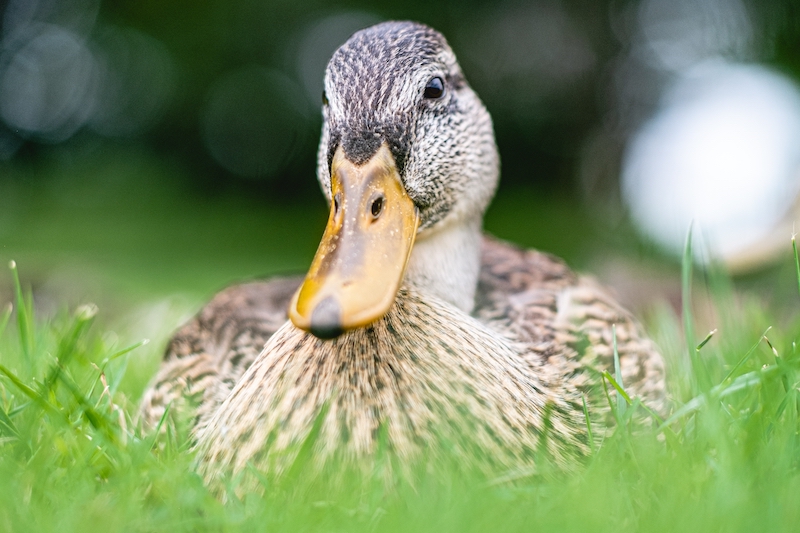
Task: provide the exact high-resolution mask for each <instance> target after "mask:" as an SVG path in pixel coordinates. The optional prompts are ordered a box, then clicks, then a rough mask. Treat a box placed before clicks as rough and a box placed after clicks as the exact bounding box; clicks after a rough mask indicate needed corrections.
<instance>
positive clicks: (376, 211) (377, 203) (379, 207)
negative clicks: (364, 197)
mask: <svg viewBox="0 0 800 533" xmlns="http://www.w3.org/2000/svg"><path fill="white" fill-rule="evenodd" d="M381 211H383V196H378V197H377V198H375V200H373V201H372V207H370V212H371V213H372V218H378V217H379V216H380V214H381Z"/></svg>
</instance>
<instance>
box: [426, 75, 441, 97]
mask: <svg viewBox="0 0 800 533" xmlns="http://www.w3.org/2000/svg"><path fill="white" fill-rule="evenodd" d="M443 94H444V81H442V78H440V77H439V76H436V77H435V78H431V80H430V81H429V82H428V84H427V85H426V86H425V98H441V97H442V95H443Z"/></svg>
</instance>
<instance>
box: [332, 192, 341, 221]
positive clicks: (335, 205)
mask: <svg viewBox="0 0 800 533" xmlns="http://www.w3.org/2000/svg"><path fill="white" fill-rule="evenodd" d="M340 197H341V195H340V194H339V193H336V194H335V195H334V196H333V217H334V218H336V217H338V216H339V207H340V204H341V200H340Z"/></svg>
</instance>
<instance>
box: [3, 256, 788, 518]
mask: <svg viewBox="0 0 800 533" xmlns="http://www.w3.org/2000/svg"><path fill="white" fill-rule="evenodd" d="M787 253H788V250H787ZM686 268H687V270H688V269H691V265H690V263H688V262H687V263H686ZM702 274H703V275H702V276H695V282H694V283H699V284H701V286H700V287H695V289H702V290H703V291H707V292H709V293H710V294H711V295H712V296H713V300H714V302H715V307H714V312H713V313H711V314H710V315H709V314H708V313H706V315H708V316H705V318H702V319H701V317H695V316H694V311H693V306H692V305H691V302H690V301H688V300H687V302H686V305H684V310H685V315H686V316H684V317H678V316H675V315H674V314H673V313H672V312H671V311H670V310H667V309H662V310H661V311H660V312H658V313H656V315H655V316H654V318H653V319H652V320H651V324H650V329H651V332H652V333H653V334H654V336H655V337H656V339H657V341H658V342H659V343H660V345H661V346H662V348H663V349H664V351H665V355H666V357H667V362H668V368H669V381H670V389H671V391H672V393H673V395H674V397H675V409H674V414H673V416H672V417H671V418H670V419H669V420H668V421H667V422H666V423H665V424H664V425H663V426H661V427H653V428H645V429H641V428H639V429H637V430H636V431H633V428H631V427H629V425H628V424H627V423H626V422H625V420H627V419H629V418H630V417H629V416H626V414H625V413H626V411H625V408H626V406H623V405H618V406H617V408H618V410H617V413H618V415H619V416H620V419H621V420H622V422H623V423H622V425H621V426H620V427H618V428H617V429H616V430H615V431H613V432H611V433H610V434H608V435H607V436H606V437H605V438H604V440H603V441H602V444H601V445H600V446H599V447H598V449H597V450H596V451H595V452H594V453H593V455H592V457H591V458H590V460H589V461H588V463H587V464H586V465H583V466H581V467H580V468H579V469H578V470H577V472H576V473H571V474H557V473H552V472H551V473H550V474H543V475H537V476H528V477H526V476H522V477H519V478H518V479H516V480H515V481H514V482H507V481H503V480H487V479H483V478H480V477H479V476H474V475H472V474H470V473H468V472H462V471H460V470H459V469H458V468H457V467H456V466H454V467H452V468H450V470H448V471H449V472H451V474H450V475H442V474H439V475H438V476H436V477H433V476H426V475H424V474H420V475H419V476H417V477H416V478H415V481H414V483H413V484H409V483H399V484H398V485H397V486H395V487H392V488H391V489H387V488H386V487H385V486H384V485H383V484H381V483H375V484H372V483H364V482H362V481H358V480H357V478H355V477H347V476H344V477H339V478H337V480H336V482H331V481H330V480H326V479H325V478H322V479H320V478H311V477H308V476H306V475H305V473H306V471H305V470H304V468H303V465H302V464H301V465H300V467H299V468H298V469H297V470H296V471H293V472H292V473H291V474H290V475H289V476H287V478H285V479H282V480H277V481H275V480H272V481H265V482H264V486H263V487H262V488H263V494H246V495H242V497H241V498H237V497H235V496H234V495H233V494H230V495H229V501H228V502H227V503H226V504H225V505H223V504H221V503H219V501H218V500H217V499H216V498H215V497H214V496H213V495H212V494H210V493H209V492H208V490H207V489H206V488H205V487H204V486H203V484H202V482H201V480H200V479H199V477H198V476H197V475H196V474H194V473H193V472H192V457H191V452H190V450H189V449H188V443H187V439H186V435H185V434H182V433H181V432H180V431H179V432H177V433H173V432H168V433H167V434H165V435H162V436H161V437H159V440H158V441H156V440H155V439H154V438H153V437H144V436H142V435H141V434H140V433H139V432H138V430H137V429H136V428H135V427H134V423H133V421H132V417H133V414H134V412H135V405H136V401H137V394H138V393H140V392H141V388H142V386H143V385H144V381H143V380H144V379H146V377H145V376H142V375H141V374H137V373H136V372H133V373H131V369H132V368H133V367H136V366H139V365H141V364H142V359H143V358H144V359H153V358H157V356H158V350H157V349H154V348H152V346H151V345H150V344H148V345H143V344H142V342H141V339H136V338H134V337H133V335H135V333H136V332H133V331H128V332H124V333H120V334H111V333H109V332H108V331H103V327H102V325H99V324H95V321H97V320H98V312H97V308H95V307H94V306H91V305H84V306H80V307H78V308H76V309H72V310H66V309H62V310H61V311H59V312H57V313H55V314H54V315H51V316H39V314H37V311H36V309H35V306H34V304H33V301H32V297H31V295H30V294H29V293H27V294H26V291H25V290H23V288H22V287H23V286H24V285H23V284H20V283H19V281H17V279H16V276H17V271H16V269H12V270H11V271H6V273H4V274H2V275H3V276H8V278H9V279H10V280H11V282H10V284H11V286H13V287H14V296H13V310H12V307H11V306H8V307H5V308H4V309H3V310H2V311H0V530H2V531H9V532H12V531H58V532H60V533H67V532H70V531H87V530H103V531H170V532H171V533H173V532H179V531H256V530H259V531H270V530H276V531H287V530H297V531H320V530H322V531H548V532H549V531H609V532H619V531H703V532H706V531H748V532H749V531H784V530H786V531H789V530H794V529H796V527H797V526H796V525H797V524H798V521H799V520H800V506H798V505H797V495H798V494H800V470H798V468H799V467H800V439H799V437H798V430H800V424H799V423H798V422H799V420H798V415H800V397H798V386H800V353H798V348H797V344H796V341H797V339H798V334H800V320H797V317H796V316H795V317H785V316H784V317H775V316H771V315H770V313H769V311H767V310H765V309H763V307H762V306H761V304H760V303H759V302H758V301H751V300H748V299H746V298H745V299H742V298H741V296H739V295H737V293H736V292H735V291H734V290H733V288H732V285H731V284H730V283H728V282H727V281H726V280H725V278H724V276H721V275H719V274H716V273H714V272H703V273H702ZM798 276H799V277H798V281H800V274H798ZM23 277H24V276H23ZM698 279H702V280H703V281H702V282H698V281H697V280H698ZM684 281H685V284H686V286H685V287H684V291H685V296H688V295H689V294H690V286H689V283H691V282H692V279H691V276H690V273H689V272H687V273H686V275H685V276H684ZM786 290H787V291H789V290H792V291H794V290H795V287H794V286H790V287H786ZM698 321H706V322H713V323H714V325H715V327H716V329H717V332H716V333H715V334H713V335H711V336H710V337H705V339H704V340H703V341H702V342H701V343H699V344H698V345H695V343H694V342H690V343H689V344H688V345H687V344H686V342H685V340H684V335H683V329H684V326H685V325H692V326H693V327H705V326H704V325H702V324H697V322H698ZM778 325H779V326H780V327H777V326H778ZM770 326H776V327H772V328H771V329H769V328H770ZM158 334H159V335H161V336H162V337H163V336H164V335H166V333H163V332H162V333H158ZM128 337H130V338H129V340H125V339H126V338H128ZM156 344H158V343H156ZM143 354H144V355H143ZM609 378H611V376H609ZM131 382H132V383H131ZM622 386H623V387H624V383H623V384H622ZM619 397H620V396H618V398H619ZM634 403H635V399H634ZM628 407H629V406H628ZM596 430H597V429H596V428H595V431H596ZM333 468H336V466H335V465H334V467H333ZM439 471H441V470H439ZM512 477H513V476H512Z"/></svg>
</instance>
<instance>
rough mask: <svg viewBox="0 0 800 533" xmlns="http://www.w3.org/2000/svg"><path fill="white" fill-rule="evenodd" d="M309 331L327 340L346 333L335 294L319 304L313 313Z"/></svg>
mask: <svg viewBox="0 0 800 533" xmlns="http://www.w3.org/2000/svg"><path fill="white" fill-rule="evenodd" d="M309 331H310V332H311V334H312V335H314V336H315V337H318V338H320V339H326V340H327V339H334V338H336V337H338V336H339V335H341V334H342V333H344V327H343V326H342V312H341V308H340V307H339V303H338V302H337V301H336V300H335V299H334V298H333V296H328V297H327V298H325V299H324V300H322V301H321V302H320V303H319V304H317V307H316V309H314V312H313V313H311V327H310V328H309Z"/></svg>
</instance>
